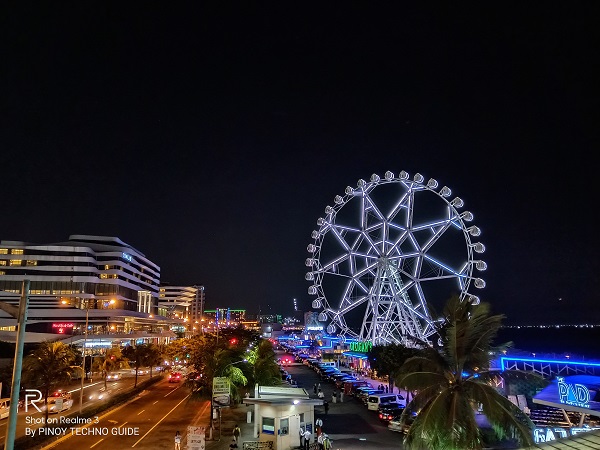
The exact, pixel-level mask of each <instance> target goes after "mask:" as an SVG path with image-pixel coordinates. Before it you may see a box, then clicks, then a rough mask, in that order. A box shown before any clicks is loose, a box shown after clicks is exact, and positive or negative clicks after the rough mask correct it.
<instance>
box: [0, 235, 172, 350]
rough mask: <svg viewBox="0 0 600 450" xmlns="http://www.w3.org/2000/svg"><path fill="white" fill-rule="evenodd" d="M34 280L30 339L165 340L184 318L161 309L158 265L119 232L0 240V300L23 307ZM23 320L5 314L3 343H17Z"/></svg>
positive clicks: (0, 323) (1, 315) (0, 320)
mask: <svg viewBox="0 0 600 450" xmlns="http://www.w3.org/2000/svg"><path fill="white" fill-rule="evenodd" d="M24 280H29V282H30V289H29V308H28V319H27V325H26V329H25V330H26V341H27V342H39V341H43V340H47V339H52V338H58V337H60V336H58V335H65V337H64V339H66V340H67V341H68V342H69V343H70V342H73V343H76V342H77V341H78V340H81V339H82V338H83V335H85V324H86V323H87V324H88V333H87V334H88V338H87V341H86V346H94V345H98V346H102V345H104V346H108V345H112V343H114V341H115V340H117V341H118V340H125V341H127V340H129V341H135V342H138V343H140V342H155V343H159V344H160V343H167V342H168V341H169V339H170V338H172V337H175V333H173V332H172V331H171V328H172V327H173V326H175V325H177V324H179V323H180V322H183V321H182V320H178V319H176V318H168V317H166V309H165V308H161V307H160V306H159V285H160V267H159V266H158V265H157V264H155V263H154V262H152V261H151V260H150V259H148V258H147V257H146V256H145V255H144V254H143V253H142V252H140V251H139V250H137V249H135V248H134V247H132V246H131V245H129V244H127V243H125V242H123V241H121V240H120V239H119V238H117V237H109V236H88V235H72V236H69V239H68V241H66V242H58V243H52V244H32V243H26V242H20V241H0V301H1V302H5V303H8V304H10V305H14V306H17V307H18V305H19V301H20V298H21V295H22V286H23V281H24ZM16 324H17V320H16V319H15V318H13V317H12V316H11V315H9V314H8V313H7V312H5V311H0V340H3V341H9V342H10V341H13V342H14V341H15V339H16V331H15V330H16Z"/></svg>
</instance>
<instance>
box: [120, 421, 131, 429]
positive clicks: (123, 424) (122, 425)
mask: <svg viewBox="0 0 600 450" xmlns="http://www.w3.org/2000/svg"><path fill="white" fill-rule="evenodd" d="M128 423H129V422H123V423H122V424H121V425H119V426H118V427H117V428H121V427H124V426H125V425H126V424H128Z"/></svg>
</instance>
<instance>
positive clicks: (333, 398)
mask: <svg viewBox="0 0 600 450" xmlns="http://www.w3.org/2000/svg"><path fill="white" fill-rule="evenodd" d="M335 398H336V392H335V391H333V392H332V393H331V403H335Z"/></svg>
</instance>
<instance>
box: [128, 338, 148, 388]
mask: <svg viewBox="0 0 600 450" xmlns="http://www.w3.org/2000/svg"><path fill="white" fill-rule="evenodd" d="M149 352H150V347H149V344H140V345H136V346H131V345H130V346H127V347H125V349H124V350H123V356H124V357H125V358H127V359H128V360H129V361H130V362H133V364H134V367H135V382H134V384H133V387H137V382H138V370H139V368H140V367H143V365H144V364H145V363H146V361H147V360H148V355H149Z"/></svg>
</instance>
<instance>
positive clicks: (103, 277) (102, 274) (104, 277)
mask: <svg viewBox="0 0 600 450" xmlns="http://www.w3.org/2000/svg"><path fill="white" fill-rule="evenodd" d="M100 278H102V279H103V280H106V279H107V278H108V274H106V273H101V274H100Z"/></svg>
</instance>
